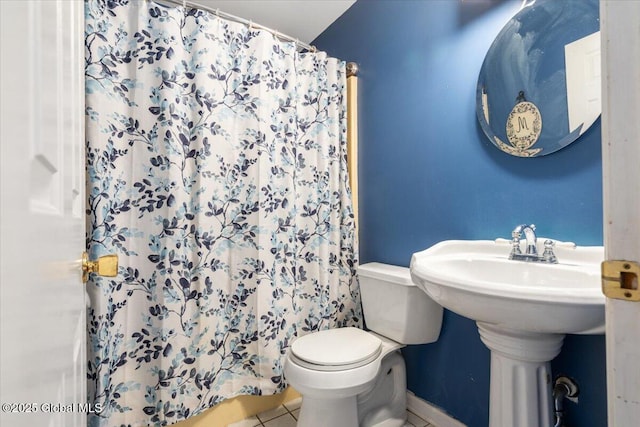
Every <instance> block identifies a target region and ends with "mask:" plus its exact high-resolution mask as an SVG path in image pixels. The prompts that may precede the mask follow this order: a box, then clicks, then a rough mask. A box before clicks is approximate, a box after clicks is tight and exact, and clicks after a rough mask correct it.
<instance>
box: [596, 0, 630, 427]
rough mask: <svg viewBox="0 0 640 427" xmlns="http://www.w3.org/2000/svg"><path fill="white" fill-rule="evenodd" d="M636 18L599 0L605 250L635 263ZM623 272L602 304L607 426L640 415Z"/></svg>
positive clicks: (617, 4)
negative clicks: (617, 292) (616, 293)
mask: <svg viewBox="0 0 640 427" xmlns="http://www.w3.org/2000/svg"><path fill="white" fill-rule="evenodd" d="M639 22H640V2H638V1H617V0H603V1H601V3H600V31H601V33H602V77H603V80H602V89H603V93H602V95H603V96H602V146H603V150H602V153H603V155H602V163H603V164H602V166H603V174H604V237H605V242H604V243H605V257H606V259H609V260H627V261H635V262H639V263H640V168H639V167H638V165H640V122H639V121H638V117H640V24H638V23H639ZM627 264H628V265H629V266H631V265H632V264H631V263H627ZM622 266H623V267H622V269H621V271H623V272H625V270H624V263H623V264H622ZM624 277H625V280H623V282H624V286H623V288H624V291H623V292H622V295H621V297H622V298H623V299H622V300H620V299H613V298H607V303H606V322H607V332H606V334H607V397H608V417H609V421H608V424H609V426H610V427H628V426H637V425H638V420H639V419H640V369H639V368H638V363H639V362H640V301H633V299H636V298H634V297H633V295H634V293H635V294H639V293H640V289H638V280H639V279H640V278H639V277H638V274H637V271H636V273H631V272H625V276H624ZM639 296H640V294H639Z"/></svg>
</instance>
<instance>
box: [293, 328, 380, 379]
mask: <svg viewBox="0 0 640 427" xmlns="http://www.w3.org/2000/svg"><path fill="white" fill-rule="evenodd" d="M381 351H382V340H380V338H378V337H377V336H375V335H373V334H371V333H368V332H366V331H363V330H362V329H358V328H353V327H348V328H338V329H328V330H325V331H319V332H315V333H312V334H309V335H305V336H303V337H300V338H298V339H297V340H295V341H294V342H293V344H292V345H291V353H290V354H289V357H290V358H291V359H292V361H293V362H295V363H297V364H298V365H300V366H302V367H305V368H307V369H312V370H316V371H344V370H347V369H354V368H358V367H360V366H364V365H366V364H368V363H371V362H373V361H374V360H376V359H377V358H378V356H380V353H381Z"/></svg>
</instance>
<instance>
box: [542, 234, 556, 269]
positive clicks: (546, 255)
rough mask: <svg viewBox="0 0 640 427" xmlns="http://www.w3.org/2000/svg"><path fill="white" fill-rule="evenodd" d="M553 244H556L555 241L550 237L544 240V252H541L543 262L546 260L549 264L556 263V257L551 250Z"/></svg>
mask: <svg viewBox="0 0 640 427" xmlns="http://www.w3.org/2000/svg"><path fill="white" fill-rule="evenodd" d="M555 245H556V242H554V241H553V240H551V239H547V240H545V241H544V252H543V253H542V259H544V261H545V262H548V263H550V264H557V263H558V258H557V257H556V254H555V253H554V252H553V247H554V246H555Z"/></svg>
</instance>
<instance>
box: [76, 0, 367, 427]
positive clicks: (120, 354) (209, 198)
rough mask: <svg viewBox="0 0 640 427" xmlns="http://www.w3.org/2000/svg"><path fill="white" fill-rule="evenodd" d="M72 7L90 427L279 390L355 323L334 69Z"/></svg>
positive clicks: (151, 419) (199, 15) (170, 417)
mask: <svg viewBox="0 0 640 427" xmlns="http://www.w3.org/2000/svg"><path fill="white" fill-rule="evenodd" d="M85 8H86V13H85V15H86V28H85V47H86V64H85V74H86V93H87V95H86V137H87V174H88V180H89V182H88V187H89V191H88V194H89V200H88V205H87V213H88V221H89V224H88V230H89V231H88V237H87V241H88V242H87V244H88V247H89V248H90V251H91V252H92V255H94V256H98V255H102V254H106V253H113V252H115V253H117V254H118V256H119V258H120V267H119V275H118V277H116V278H100V277H96V278H93V280H92V281H91V282H90V283H89V284H88V292H89V294H90V300H91V306H90V308H89V309H88V355H89V357H88V358H89V360H88V380H89V399H90V402H92V403H94V404H97V403H100V404H101V405H102V406H103V407H104V408H105V410H104V411H103V412H102V413H101V414H93V415H91V416H90V422H89V423H90V425H91V426H121V425H131V426H147V425H154V426H163V425H167V424H171V423H174V422H176V421H179V420H182V419H185V418H188V417H189V416H191V415H195V414H198V413H200V412H202V411H203V410H204V409H206V408H208V407H211V406H213V405H215V404H217V403H218V402H220V401H222V400H224V399H227V398H230V397H233V396H236V395H240V394H272V393H275V392H278V391H281V390H282V389H283V388H284V387H285V386H286V384H285V383H284V380H283V376H282V369H283V361H284V356H285V354H286V352H287V348H288V347H289V345H290V343H291V341H292V340H293V339H294V338H295V337H296V336H299V335H303V334H306V333H308V332H310V331H314V330H318V329H326V328H331V327H340V326H348V325H356V326H357V325H360V324H361V319H362V316H361V311H360V296H359V289H358V286H357V281H356V280H355V268H356V263H357V253H356V242H355V231H354V219H353V212H352V210H351V199H350V197H351V196H350V190H349V188H348V176H347V169H346V154H345V153H346V147H345V145H346V129H345V126H346V120H345V115H346V112H345V111H346V110H345V96H344V95H345V83H346V78H345V70H344V68H345V67H344V63H343V62H341V61H338V60H336V59H333V58H328V57H326V55H325V54H323V53H299V52H297V51H296V47H295V46H294V45H293V44H292V43H283V42H280V41H278V40H276V39H275V38H274V36H273V35H272V34H270V33H267V32H263V31H255V30H253V29H250V28H247V27H245V26H244V25H241V24H238V23H234V22H229V21H226V20H223V19H220V18H218V17H216V16H214V15H212V14H210V13H208V12H204V11H199V10H193V9H186V10H185V9H183V8H181V7H165V6H162V5H160V4H157V3H153V2H146V1H145V2H142V1H140V2H138V1H135V2H132V1H127V0H109V1H105V0H89V1H87V2H86V3H85Z"/></svg>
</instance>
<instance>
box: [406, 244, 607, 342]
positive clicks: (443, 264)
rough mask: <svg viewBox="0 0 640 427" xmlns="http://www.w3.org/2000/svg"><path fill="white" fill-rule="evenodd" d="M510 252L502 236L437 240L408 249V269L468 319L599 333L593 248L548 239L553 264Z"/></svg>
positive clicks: (599, 256) (598, 255)
mask: <svg viewBox="0 0 640 427" xmlns="http://www.w3.org/2000/svg"><path fill="white" fill-rule="evenodd" d="M541 241H544V238H539V239H538V242H541ZM510 250H511V245H510V242H509V241H508V240H503V239H499V240H496V241H493V240H466V241H465V240H448V241H444V242H440V243H438V244H436V245H434V246H432V247H431V248H429V249H427V250H425V251H422V252H418V253H415V254H414V255H413V257H412V259H411V275H412V277H413V280H414V282H416V283H417V284H418V286H420V287H421V288H422V289H423V290H424V291H425V292H426V293H427V294H428V295H429V296H430V297H431V298H432V299H433V300H434V301H436V302H438V303H439V304H440V305H442V306H443V307H445V308H448V309H449V310H451V311H453V312H455V313H458V314H460V315H462V316H465V317H468V318H470V319H473V320H475V321H479V322H484V323H489V324H493V325H498V326H502V327H506V328H509V329H516V330H523V331H530V332H542V333H560V334H566V333H571V334H602V333H604V321H605V320H604V319H605V315H604V302H605V297H604V295H603V294H602V290H601V284H600V263H601V262H602V260H603V259H604V249H603V248H602V247H601V246H589V247H580V246H575V245H574V244H572V243H565V242H556V246H555V248H554V251H555V253H556V256H557V258H558V264H545V263H540V262H525V261H514V260H509V259H508V257H509V252H510ZM538 250H539V251H540V253H542V251H543V250H544V248H538Z"/></svg>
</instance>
